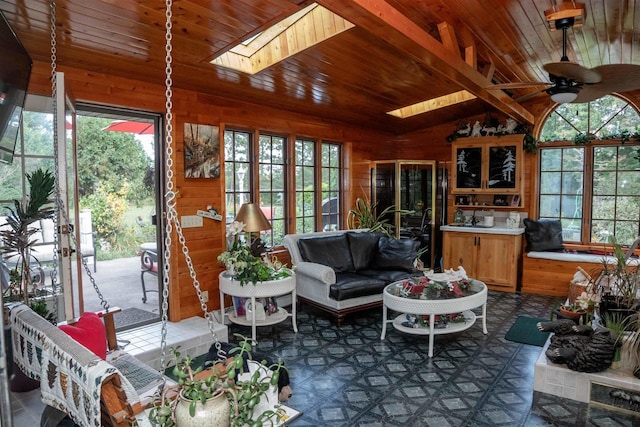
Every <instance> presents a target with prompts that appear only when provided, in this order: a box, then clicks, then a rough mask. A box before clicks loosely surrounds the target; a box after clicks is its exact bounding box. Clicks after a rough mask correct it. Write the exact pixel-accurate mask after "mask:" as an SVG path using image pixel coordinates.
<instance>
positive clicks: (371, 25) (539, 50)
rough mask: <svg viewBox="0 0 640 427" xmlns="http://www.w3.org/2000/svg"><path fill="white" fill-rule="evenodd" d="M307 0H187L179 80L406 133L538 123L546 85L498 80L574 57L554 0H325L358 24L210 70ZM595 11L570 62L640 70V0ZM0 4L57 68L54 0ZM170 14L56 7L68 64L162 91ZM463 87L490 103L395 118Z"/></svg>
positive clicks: (153, 6)
mask: <svg viewBox="0 0 640 427" xmlns="http://www.w3.org/2000/svg"><path fill="white" fill-rule="evenodd" d="M309 3H310V2H309V1H303V0H175V1H174V4H173V16H174V31H173V44H174V47H173V57H174V85H175V86H176V87H180V88H184V89H190V90H195V91H200V92H203V93H207V94H212V95H218V96H222V97H228V98H234V99H241V100H246V101H250V102H254V103H258V104H263V105H267V106H270V107H274V108H279V109H284V110H290V111H298V112H305V113H306V114H310V115H313V116H317V117H321V118H324V119H327V120H335V121H339V122H346V123H351V124H355V125H359V126H364V127H369V128H375V129H378V130H381V131H385V132H389V133H393V134H403V133H406V132H411V131H415V130H419V129H423V128H427V127H429V126H433V125H436V124H439V123H442V122H450V121H457V120H463V119H464V118H465V117H468V116H471V115H475V114H482V113H484V112H489V111H491V112H493V111H501V112H503V113H505V114H508V115H510V116H512V117H514V118H516V119H517V120H518V121H520V122H521V123H523V122H525V121H531V120H532V118H533V116H532V115H531V114H530V113H529V112H528V111H527V108H526V105H527V104H522V105H521V104H518V103H517V102H515V101H514V100H513V99H512V97H511V96H513V97H515V98H517V97H519V96H522V95H525V94H527V93H531V92H535V91H536V90H540V89H541V87H538V88H529V89H520V90H512V91H511V94H510V95H511V96H510V95H508V94H507V93H505V92H503V91H496V90H487V89H485V88H486V86H487V85H488V84H489V80H488V79H487V76H489V75H492V76H493V78H494V79H495V80H496V81H498V82H501V83H506V82H535V81H542V82H547V81H548V76H547V74H546V72H545V71H544V70H543V68H542V66H543V65H544V64H545V63H548V62H556V61H559V59H560V57H561V55H562V33H561V32H559V31H551V30H550V29H549V27H548V25H547V22H546V21H545V15H544V11H545V10H546V9H550V8H553V7H554V6H557V5H558V4H559V3H561V2H559V1H555V0H423V1H416V0H387V1H384V0H318V1H317V3H319V4H321V5H323V6H325V7H326V8H328V9H329V10H331V11H333V12H334V13H337V14H338V15H340V16H342V17H343V18H345V19H347V20H349V21H351V22H352V23H353V24H355V27H354V28H352V29H349V30H347V31H345V32H343V33H340V34H338V35H337V36H335V37H333V38H331V39H329V40H326V41H324V42H321V43H319V44H317V45H314V46H312V47H310V48H308V49H306V50H304V51H302V52H300V53H297V54H295V55H293V56H290V57H288V58H286V59H285V60H284V61H282V62H279V63H277V64H276V65H273V66H271V67H269V68H267V69H265V70H262V71H260V72H258V73H256V74H254V75H249V74H244V73H242V72H239V71H234V70H230V69H226V68H224V67H221V66H216V65H212V64H211V63H210V62H209V61H210V60H211V59H213V58H214V57H216V56H217V55H219V54H221V53H223V52H225V51H227V50H229V49H230V48H232V47H233V46H234V45H236V44H238V43H240V42H242V41H244V40H246V39H247V38H248V37H250V36H253V35H256V34H258V33H259V32H260V31H262V30H264V29H266V28H268V27H269V26H270V25H272V24H274V23H276V22H278V21H280V20H281V19H283V18H285V17H287V16H289V15H291V14H293V13H294V12H296V11H298V10H300V9H301V8H302V7H305V6H307V5H308V4H309ZM583 3H585V9H586V20H585V23H584V25H583V26H581V27H576V28H573V29H571V30H569V33H568V56H569V58H570V60H572V61H575V62H578V63H579V64H582V65H584V66H586V67H595V66H598V65H603V64H619V63H625V64H636V65H640V46H639V40H640V2H637V1H633V0H631V1H624V2H623V1H611V0H584V1H583ZM0 10H2V12H3V13H4V14H5V16H6V17H7V19H8V20H9V22H10V24H11V25H12V27H13V28H14V30H15V31H16V33H17V34H18V37H19V38H20V39H21V40H22V42H23V44H24V45H25V47H26V48H27V50H28V51H29V52H30V54H31V56H32V58H33V59H34V60H36V61H42V62H49V61H50V39H49V37H50V30H49V20H50V12H49V2H47V1H40V0H30V1H24V0H3V1H2V2H0ZM164 20H165V4H164V2H162V1H158V0H153V1H152V0H141V1H139V0H58V1H57V21H56V25H57V32H58V42H57V46H58V49H57V54H58V62H59V64H61V65H67V66H72V67H76V68H81V69H86V70H90V71H99V72H102V73H107V74H111V75H117V76H124V77H129V78H134V79H139V80H144V81H152V82H157V83H158V84H163V82H164V54H165V49H164V46H165V30H164V28H165V26H164ZM443 55H444V58H443ZM462 89H467V90H468V91H469V92H471V93H473V94H474V95H476V96H478V98H477V99H474V100H470V101H465V102H463V103H458V104H454V105H452V106H448V107H445V108H441V109H437V110H434V111H431V112H427V113H424V114H419V115H416V116H413V117H410V118H407V119H400V118H396V117H392V116H390V115H388V114H386V112H387V111H391V110H395V109H398V108H401V107H406V106H408V105H411V104H414V103H417V102H421V101H425V100H427V99H430V98H435V97H439V96H443V95H447V94H450V93H453V92H457V91H460V90H462ZM539 96H547V95H546V94H541V95H539ZM535 98H536V99H538V97H535Z"/></svg>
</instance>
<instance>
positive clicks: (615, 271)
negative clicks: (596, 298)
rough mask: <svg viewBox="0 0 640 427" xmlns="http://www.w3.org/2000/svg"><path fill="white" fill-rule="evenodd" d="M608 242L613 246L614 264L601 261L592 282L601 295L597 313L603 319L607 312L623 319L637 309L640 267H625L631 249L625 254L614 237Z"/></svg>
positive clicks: (605, 260) (604, 260)
mask: <svg viewBox="0 0 640 427" xmlns="http://www.w3.org/2000/svg"><path fill="white" fill-rule="evenodd" d="M610 242H611V244H612V245H613V257H614V258H615V263H609V262H608V261H607V259H606V258H605V259H603V260H602V269H601V271H600V272H599V274H596V275H594V277H597V278H596V279H595V281H594V285H595V289H597V292H598V293H599V294H600V295H601V301H600V305H599V311H600V314H601V316H602V317H603V318H604V314H605V313H607V312H620V313H622V315H623V317H627V316H629V315H631V314H633V313H634V312H635V308H636V307H637V301H636V298H637V292H638V289H639V286H640V267H638V266H637V265H636V266H628V265H627V259H628V257H629V256H630V255H631V252H632V250H631V249H630V250H629V251H628V252H627V254H625V253H624V252H623V250H622V246H621V245H620V244H619V243H618V242H617V241H616V239H615V237H612V238H611V239H610Z"/></svg>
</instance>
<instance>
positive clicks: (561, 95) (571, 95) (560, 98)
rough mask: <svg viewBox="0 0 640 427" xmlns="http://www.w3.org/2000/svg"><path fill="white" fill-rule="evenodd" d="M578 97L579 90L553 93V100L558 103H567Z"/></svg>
mask: <svg viewBox="0 0 640 427" xmlns="http://www.w3.org/2000/svg"><path fill="white" fill-rule="evenodd" d="M577 97H578V93H577V92H570V91H569V92H556V93H552V94H551V100H553V101H554V102H557V103H558V104H567V103H569V102H572V101H573V100H574V99H576V98H577Z"/></svg>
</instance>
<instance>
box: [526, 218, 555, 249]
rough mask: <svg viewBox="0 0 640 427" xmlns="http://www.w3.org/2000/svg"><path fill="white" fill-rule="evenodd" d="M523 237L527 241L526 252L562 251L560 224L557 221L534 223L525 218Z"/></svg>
mask: <svg viewBox="0 0 640 427" xmlns="http://www.w3.org/2000/svg"><path fill="white" fill-rule="evenodd" d="M523 222H524V227H525V229H524V236H525V238H526V239H527V247H526V248H525V251H526V252H530V251H554V250H559V249H562V248H563V246H562V223H561V222H560V220H558V219H554V220H551V219H541V220H538V221H534V220H532V219H529V218H525V219H524V220H523Z"/></svg>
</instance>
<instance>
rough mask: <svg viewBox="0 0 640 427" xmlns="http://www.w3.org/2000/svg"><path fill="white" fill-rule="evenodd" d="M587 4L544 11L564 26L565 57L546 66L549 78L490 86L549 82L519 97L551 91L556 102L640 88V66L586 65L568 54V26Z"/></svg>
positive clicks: (558, 26)
mask: <svg viewBox="0 0 640 427" xmlns="http://www.w3.org/2000/svg"><path fill="white" fill-rule="evenodd" d="M583 13H584V4H582V3H575V2H565V3H563V4H562V5H560V7H559V8H557V9H552V10H548V11H545V15H546V17H547V21H549V23H550V25H554V26H555V28H556V29H557V30H562V58H560V62H551V63H548V64H545V65H544V66H543V68H544V70H545V71H546V72H548V73H549V82H533V83H506V84H497V85H493V86H491V87H490V89H518V88H526V87H533V86H538V87H539V86H548V88H546V89H542V90H540V91H538V92H533V93H530V94H528V95H525V96H523V97H520V98H518V99H516V101H518V102H521V101H524V100H526V99H529V98H532V97H534V96H536V95H539V94H541V93H544V92H546V93H548V94H549V95H550V96H551V99H552V100H553V101H555V102H557V103H560V104H563V103H568V102H572V103H581V102H589V101H593V100H596V99H598V98H601V97H603V96H605V95H608V94H610V93H612V92H628V91H631V90H636V89H640V66H638V65H632V64H610V65H600V66H598V67H595V68H585V67H583V66H582V65H580V64H577V63H575V62H570V61H569V58H568V57H567V30H568V29H569V28H572V27H573V26H574V24H575V23H576V19H579V20H582V19H583Z"/></svg>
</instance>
